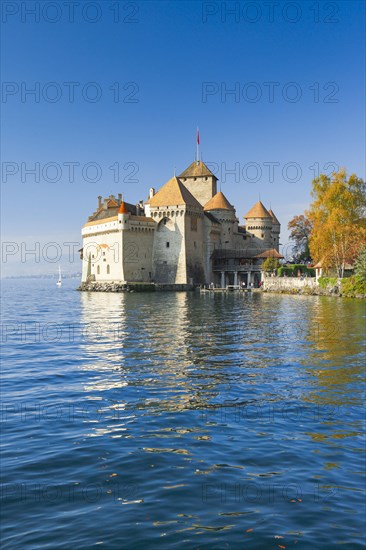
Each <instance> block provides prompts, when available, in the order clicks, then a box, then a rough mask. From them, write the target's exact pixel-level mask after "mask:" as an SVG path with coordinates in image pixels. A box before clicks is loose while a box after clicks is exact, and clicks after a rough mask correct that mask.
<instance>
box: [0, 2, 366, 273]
mask: <svg viewBox="0 0 366 550" xmlns="http://www.w3.org/2000/svg"><path fill="white" fill-rule="evenodd" d="M1 9H2V67H3V68H2V80H3V84H2V98H1V99H2V103H1V108H2V117H1V130H2V238H3V240H4V241H6V242H8V241H11V242H15V243H17V244H18V245H19V253H18V252H17V253H16V254H14V255H13V256H12V257H8V258H7V259H6V261H5V262H4V263H3V266H2V267H3V268H2V274H3V275H12V274H15V273H37V272H43V271H45V272H50V271H53V270H55V269H56V268H55V266H54V265H53V264H47V263H46V264H45V263H44V261H42V258H41V262H40V263H36V262H34V261H32V259H31V257H28V258H27V261H26V262H21V257H20V243H21V242H25V243H27V246H28V247H29V248H30V249H31V248H32V247H33V248H34V246H35V244H34V243H35V242H40V243H41V244H42V245H43V244H44V243H46V242H47V241H55V242H58V243H60V245H62V243H64V242H68V241H73V242H79V243H80V244H81V237H80V228H81V226H82V224H83V223H85V221H86V219H87V217H88V216H89V215H90V214H91V213H92V212H93V211H94V210H95V207H96V204H97V196H98V195H99V194H100V195H103V196H108V195H109V194H111V193H113V194H115V195H117V193H120V192H122V193H124V198H125V200H127V201H128V202H132V203H135V202H137V201H138V200H139V199H146V198H147V194H148V189H149V187H151V186H154V187H156V188H159V187H160V186H161V185H163V184H164V183H165V182H166V181H167V180H168V179H169V178H170V177H171V176H172V175H173V173H174V168H175V167H176V171H177V174H179V173H180V172H181V171H183V170H184V169H185V168H186V167H187V166H188V165H189V164H190V163H191V162H192V161H193V159H194V154H195V147H196V127H197V126H199V129H200V137H201V153H202V157H203V160H204V161H205V162H206V163H207V164H209V166H210V167H211V168H212V169H213V170H215V171H216V173H217V176H218V177H219V180H220V181H221V189H222V191H223V192H224V193H225V195H226V196H227V197H228V199H229V200H230V202H232V203H233V204H234V205H235V207H236V212H237V215H238V217H239V218H240V219H241V222H242V221H243V220H242V217H243V215H244V214H245V213H246V212H247V211H248V210H249V208H250V207H251V206H252V204H253V203H254V202H256V201H257V200H258V197H259V196H260V198H261V200H262V202H263V203H264V204H265V206H267V207H269V206H270V205H271V206H272V209H273V210H274V212H275V214H276V215H277V217H278V218H279V220H280V221H281V223H282V238H281V242H282V243H284V244H285V243H286V242H287V235H288V233H287V229H286V226H287V223H288V221H289V220H290V219H291V218H292V217H293V215H295V214H299V213H302V212H303V210H304V209H305V208H306V207H307V206H308V204H309V201H310V188H311V181H312V179H313V178H314V176H315V175H316V174H317V173H318V172H319V171H320V172H327V171H328V172H331V171H332V170H334V168H335V167H337V166H342V167H345V168H346V169H347V170H348V171H349V172H350V173H351V172H355V173H357V174H358V175H359V176H361V177H363V178H364V177H365V133H364V131H365V111H364V93H365V2H363V1H353V0H347V1H337V2H323V1H319V2H314V1H313V0H310V1H307V0H304V1H301V0H297V1H296V2H280V1H276V2H271V1H269V0H268V1H266V2H265V1H263V2H261V1H258V2H255V1H252V2H221V1H220V2H214V1H212V2H198V1H191V2H190V1H180V2H178V1H174V2H165V1H157V2H155V1H147V2H140V1H139V2H118V1H109V0H105V1H101V2H88V1H82V0H79V2H72V1H71V2H69V3H67V2H63V1H60V2H55V1H53V2H33V1H30V0H29V1H24V2H23V1H20V2H16V1H3V2H2V4H1ZM32 10H33V13H31V11H32ZM34 10H35V11H34ZM32 89H33V90H35V92H33V93H31V92H30V90H32ZM230 92H231V93H230ZM32 169H33V170H36V173H34V172H33V173H31V172H29V170H32ZM73 172H74V173H73ZM93 180H94V181H93ZM23 246H24V245H23ZM15 248H16V247H15ZM8 250H9V249H8ZM50 255H51V253H50ZM3 260H4V256H3ZM62 264H63V265H64V267H65V270H66V271H78V270H79V267H80V266H79V264H78V263H75V264H73V265H72V266H69V265H67V261H66V259H65V258H64V257H63V258H62Z"/></svg>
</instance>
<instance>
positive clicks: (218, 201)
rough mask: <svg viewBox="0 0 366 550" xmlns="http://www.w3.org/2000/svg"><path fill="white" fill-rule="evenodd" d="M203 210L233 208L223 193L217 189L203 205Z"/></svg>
mask: <svg viewBox="0 0 366 550" xmlns="http://www.w3.org/2000/svg"><path fill="white" fill-rule="evenodd" d="M203 209H204V210H234V207H233V206H232V205H231V204H230V203H229V201H228V200H227V198H226V197H225V195H224V193H222V192H221V191H219V192H218V193H216V195H214V196H213V197H212V198H211V199H210V200H209V201H208V203H206V204H205V206H204V207H203Z"/></svg>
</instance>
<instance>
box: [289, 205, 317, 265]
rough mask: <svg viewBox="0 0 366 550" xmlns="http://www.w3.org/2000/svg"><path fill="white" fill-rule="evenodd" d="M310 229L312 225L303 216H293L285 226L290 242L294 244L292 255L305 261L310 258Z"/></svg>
mask: <svg viewBox="0 0 366 550" xmlns="http://www.w3.org/2000/svg"><path fill="white" fill-rule="evenodd" d="M311 228H312V223H311V221H310V220H309V218H307V217H306V216H304V214H300V216H294V217H293V218H292V220H290V221H289V222H288V224H287V229H289V230H290V240H291V241H293V242H294V255H295V256H297V257H298V258H299V259H302V258H304V259H306V258H308V257H309V256H310V252H309V237H310V233H311Z"/></svg>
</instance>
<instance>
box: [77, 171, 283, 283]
mask: <svg viewBox="0 0 366 550" xmlns="http://www.w3.org/2000/svg"><path fill="white" fill-rule="evenodd" d="M216 189H217V179H216V177H215V176H214V175H213V174H212V173H211V172H210V171H209V170H208V168H207V167H206V165H205V164H204V163H203V162H202V161H201V162H200V163H193V164H192V165H191V166H190V167H188V168H187V170H185V171H184V172H183V173H182V174H181V176H179V177H178V178H176V177H174V178H172V179H171V180H169V182H168V183H167V184H165V185H164V186H163V187H162V188H161V189H160V190H159V191H157V193H155V191H154V190H153V189H151V190H150V193H149V198H148V200H147V201H146V203H145V204H144V203H143V202H142V201H140V203H139V204H137V205H136V206H135V205H131V204H126V203H124V202H123V201H122V197H121V195H119V196H118V199H116V198H115V197H114V196H110V197H109V198H108V199H104V202H102V200H101V197H99V198H98V201H99V202H98V207H97V209H96V211H95V212H94V214H93V215H92V216H90V218H89V220H88V222H87V223H86V224H85V225H84V226H83V228H82V237H83V249H82V257H83V269H82V281H83V282H85V281H87V280H91V281H93V280H95V281H97V282H111V281H114V282H122V283H128V282H131V283H132V282H156V283H161V284H164V283H166V284H197V285H198V284H205V285H209V284H211V283H214V284H215V285H216V286H223V285H224V286H226V285H227V284H235V285H238V284H248V285H250V284H251V283H253V282H257V283H258V281H259V280H260V272H261V269H260V266H261V264H262V262H263V259H264V256H263V253H264V254H267V253H268V255H273V254H278V247H279V233H280V225H279V222H278V220H277V218H275V216H274V214H273V213H272V211H270V212H271V214H269V213H268V211H267V210H266V209H265V208H264V207H263V205H262V203H257V205H255V206H254V207H253V209H252V211H253V212H254V214H255V216H252V217H251V216H250V212H249V214H248V215H247V216H246V224H245V226H244V225H243V226H240V225H239V220H238V218H237V217H236V213H235V209H234V207H233V206H232V205H231V204H230V203H229V202H228V201H227V199H226V197H224V195H223V194H222V193H221V192H220V193H217V192H216ZM258 205H260V206H258ZM261 208H262V210H261ZM272 215H273V217H272ZM248 216H249V217H248ZM276 251H277V252H276ZM261 253H262V257H261V258H257V257H256V256H258V255H259V254H261ZM275 257H277V256H275ZM278 257H280V255H279V254H278Z"/></svg>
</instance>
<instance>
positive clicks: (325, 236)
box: [306, 170, 366, 277]
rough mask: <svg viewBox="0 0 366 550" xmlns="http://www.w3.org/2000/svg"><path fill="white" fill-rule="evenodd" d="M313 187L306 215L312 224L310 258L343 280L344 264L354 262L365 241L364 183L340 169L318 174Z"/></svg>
mask: <svg viewBox="0 0 366 550" xmlns="http://www.w3.org/2000/svg"><path fill="white" fill-rule="evenodd" d="M312 185H313V190H312V197H313V199H314V200H313V202H312V204H311V205H310V209H309V211H308V212H307V213H306V215H307V217H308V218H309V220H310V222H311V223H312V231H311V235H310V239H309V247H310V252H311V256H312V258H313V259H314V260H315V261H317V262H318V261H321V262H322V266H323V268H325V269H328V268H335V269H336V270H337V273H338V276H339V277H343V275H344V269H345V265H346V264H347V263H353V262H354V260H355V258H356V256H357V254H358V252H359V250H360V248H361V246H362V245H363V244H364V243H365V242H366V218H365V213H366V184H365V182H364V181H363V180H362V179H361V178H358V177H357V176H356V175H355V174H352V175H351V176H349V177H347V174H346V171H345V170H340V171H339V172H334V173H333V174H332V176H326V175H324V174H321V175H320V176H319V177H318V178H316V179H315V180H314V181H313V184H312Z"/></svg>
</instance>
